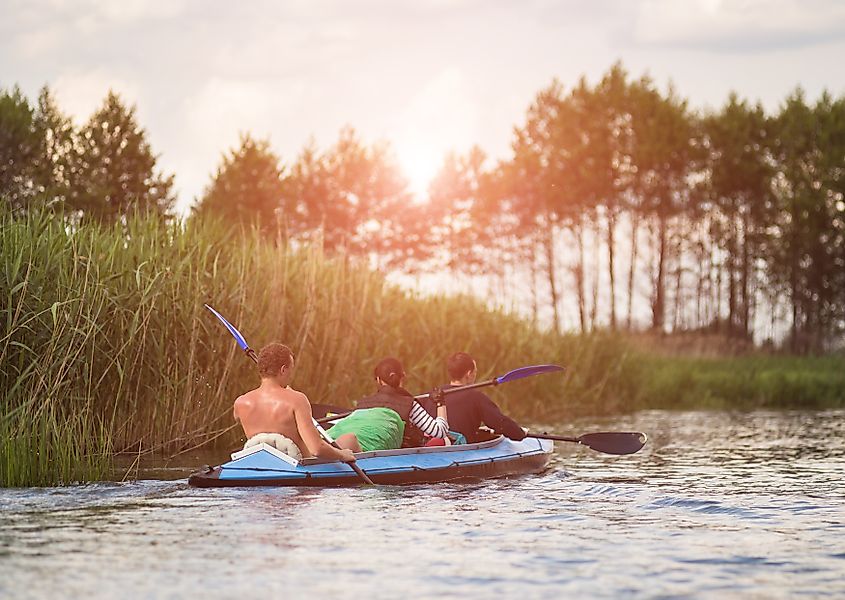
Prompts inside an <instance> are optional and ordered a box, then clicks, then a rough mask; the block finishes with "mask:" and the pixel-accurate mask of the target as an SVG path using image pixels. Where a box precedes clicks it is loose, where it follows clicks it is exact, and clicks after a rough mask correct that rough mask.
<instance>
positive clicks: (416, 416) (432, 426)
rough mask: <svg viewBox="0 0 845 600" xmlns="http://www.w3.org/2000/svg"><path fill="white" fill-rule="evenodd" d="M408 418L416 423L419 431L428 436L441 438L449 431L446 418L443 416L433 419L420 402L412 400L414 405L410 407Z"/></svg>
mask: <svg viewBox="0 0 845 600" xmlns="http://www.w3.org/2000/svg"><path fill="white" fill-rule="evenodd" d="M410 420H411V423H413V424H414V425H416V426H417V427H418V428H419V429H420V431H422V432H423V433H424V434H425V435H427V436H429V437H437V438H442V437H446V434H447V433H449V424H448V423H447V422H446V419H444V418H443V417H437V418H436V419H433V418H432V417H431V415H430V414H428V413H427V412H426V411H425V409H424V408H423V407H422V406H421V405H420V403H419V402H416V401H414V405H413V407H411V415H410Z"/></svg>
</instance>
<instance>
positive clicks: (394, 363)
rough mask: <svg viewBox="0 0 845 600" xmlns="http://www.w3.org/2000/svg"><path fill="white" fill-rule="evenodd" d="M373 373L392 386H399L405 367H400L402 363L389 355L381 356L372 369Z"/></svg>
mask: <svg viewBox="0 0 845 600" xmlns="http://www.w3.org/2000/svg"><path fill="white" fill-rule="evenodd" d="M373 375H375V376H376V377H377V378H378V379H381V380H382V381H383V382H385V383H386V384H387V385H389V386H390V387H392V388H397V389H398V388H399V387H400V386H401V384H402V378H403V377H405V369H403V368H402V363H401V362H399V359H397V358H393V357H392V356H389V357H387V358H383V359H382V360H381V361H380V362H379V363H378V364H377V365H376V368H375V369H373Z"/></svg>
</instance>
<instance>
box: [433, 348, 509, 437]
mask: <svg viewBox="0 0 845 600" xmlns="http://www.w3.org/2000/svg"><path fill="white" fill-rule="evenodd" d="M446 369H447V371H448V372H449V378H450V379H451V385H448V386H445V387H444V389H449V388H450V387H457V386H460V385H468V384H470V383H475V378H476V375H477V374H478V366H477V365H476V363H475V360H474V359H473V358H472V356H470V355H469V354H467V353H466V352H457V353H455V354H453V355H452V356H450V357H449V358H448V359H447V360H446ZM426 409H427V410H428V411H429V412H430V413H431V414H432V415H433V414H434V413H433V410H434V407H433V405H431V404H427V405H426ZM446 411H447V413H448V414H449V429H451V430H452V431H457V432H458V433H462V434H463V435H464V437H466V439H467V442H469V443H473V442H476V441H480V440H482V439H485V437H487V436H485V435H484V432H481V431H479V430H478V428H479V427H480V426H481V425H485V426H487V427H489V428H490V429H492V430H493V431H495V432H496V433H499V434H502V435H504V436H507V437H509V438H510V439H512V440H517V441H518V440H521V439H523V438H524V437H525V431H524V430H523V429H522V427H520V426H519V425H518V424H517V422H516V421H514V420H513V419H511V418H510V417H507V416H506V415H504V414H502V411H501V410H499V407H498V406H496V404H495V403H494V402H493V401H492V400H491V399H490V398H489V397H488V396H487V394H484V393H483V392H480V391H478V390H477V389H476V390H466V391H463V392H455V393H454V394H447V395H446Z"/></svg>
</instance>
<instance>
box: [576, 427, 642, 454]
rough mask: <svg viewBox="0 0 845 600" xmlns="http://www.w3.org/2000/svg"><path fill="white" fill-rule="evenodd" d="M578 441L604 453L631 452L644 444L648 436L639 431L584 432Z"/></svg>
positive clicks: (636, 450)
mask: <svg viewBox="0 0 845 600" xmlns="http://www.w3.org/2000/svg"><path fill="white" fill-rule="evenodd" d="M577 439H578V442H579V443H581V444H583V445H584V446H588V447H590V448H592V449H593V450H596V451H598V452H604V453H605V454H633V453H634V452H638V451H639V450H640V448H642V447H643V446H645V443H646V442H647V441H648V436H647V435H646V434H644V433H642V432H640V431H632V432H619V431H614V432H600V433H585V434H584V435H581V436H578V438H577Z"/></svg>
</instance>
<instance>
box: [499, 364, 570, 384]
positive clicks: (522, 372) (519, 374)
mask: <svg viewBox="0 0 845 600" xmlns="http://www.w3.org/2000/svg"><path fill="white" fill-rule="evenodd" d="M563 370H564V369H563V367H559V366H558V365H534V366H533V367H520V368H519V369H514V370H513V371H510V372H509V373H505V374H504V375H502V376H501V377H497V378H496V383H497V384H499V383H507V382H509V381H516V380H517V379H523V378H525V377H531V376H532V375H540V374H541V373H554V372H555V371H563Z"/></svg>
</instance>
